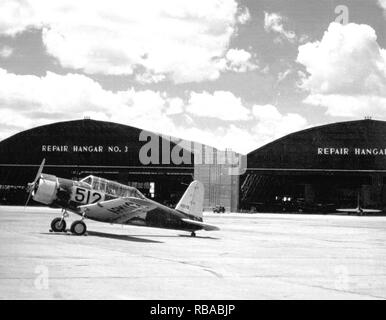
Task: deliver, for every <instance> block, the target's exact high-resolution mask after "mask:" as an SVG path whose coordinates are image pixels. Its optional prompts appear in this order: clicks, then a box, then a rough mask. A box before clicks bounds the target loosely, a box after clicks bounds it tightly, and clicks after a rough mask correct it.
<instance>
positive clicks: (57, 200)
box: [26, 159, 219, 237]
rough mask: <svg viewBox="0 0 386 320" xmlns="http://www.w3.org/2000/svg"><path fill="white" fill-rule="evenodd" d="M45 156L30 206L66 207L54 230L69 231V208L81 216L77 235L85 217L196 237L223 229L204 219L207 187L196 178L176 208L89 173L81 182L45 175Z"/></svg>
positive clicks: (83, 227) (75, 225)
mask: <svg viewBox="0 0 386 320" xmlns="http://www.w3.org/2000/svg"><path fill="white" fill-rule="evenodd" d="M44 164H45V159H43V161H42V163H41V165H40V167H39V170H38V172H37V175H36V177H35V180H34V181H33V182H31V183H29V184H28V187H27V190H28V192H29V195H28V198H27V202H26V206H27V204H28V202H29V200H30V199H31V197H32V199H33V200H35V201H37V202H39V203H42V204H45V205H47V206H50V207H54V208H62V216H61V217H58V218H55V219H54V220H52V222H51V230H52V231H53V232H65V231H66V221H65V218H67V217H68V211H70V212H73V213H75V214H77V215H80V216H81V219H80V220H76V221H74V222H73V223H72V225H71V228H70V231H71V232H72V233H73V234H75V235H83V234H85V233H86V230H87V227H86V224H85V223H84V220H85V219H86V218H87V219H91V220H95V221H100V222H107V223H113V224H126V225H137V226H147V227H156V228H166V229H176V230H184V231H188V232H190V233H191V236H192V237H195V236H196V231H197V230H206V231H211V230H219V228H218V227H216V226H213V225H209V224H206V223H204V222H203V219H202V217H203V215H202V209H203V201H204V186H203V185H202V183H201V182H199V181H193V182H192V183H191V184H190V185H189V187H188V188H187V190H186V191H185V193H184V195H183V196H182V198H181V199H180V201H179V202H178V204H177V206H176V208H175V209H172V208H169V207H166V206H164V205H162V204H160V203H158V202H156V201H153V200H151V199H148V198H146V197H145V196H144V195H143V194H142V193H141V192H140V191H139V190H137V189H136V188H134V187H130V186H126V185H123V184H120V183H117V182H114V181H109V180H107V179H103V178H99V177H95V176H88V177H86V178H84V179H82V180H81V181H73V180H68V179H63V178H59V177H56V176H53V175H50V174H43V173H42V172H43V167H44Z"/></svg>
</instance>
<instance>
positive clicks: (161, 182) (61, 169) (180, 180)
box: [0, 119, 386, 213]
mask: <svg viewBox="0 0 386 320" xmlns="http://www.w3.org/2000/svg"><path fill="white" fill-rule="evenodd" d="M154 137H155V138H156V139H155V140H154ZM166 138H167V137H164V136H161V135H158V134H156V133H152V132H148V131H143V130H141V129H138V128H134V127H130V126H126V125H121V124H116V123H111V122H104V121H95V120H91V119H83V120H75V121H67V122H59V123H53V124H49V125H45V126H40V127H37V128H33V129H30V130H27V131H23V132H20V133H18V134H16V135H14V136H12V137H9V138H8V139H5V140H3V141H1V142H0V204H23V203H24V201H25V199H26V193H25V186H26V183H27V182H29V181H31V180H32V179H33V177H34V176H35V174H36V170H37V167H38V165H39V164H40V162H41V160H42V158H46V160H47V162H46V163H47V165H46V167H45V170H44V171H45V172H46V173H50V174H54V175H57V176H60V177H64V178H70V179H76V180H78V179H81V178H83V177H85V176H87V175H89V174H93V175H97V176H101V177H104V178H107V179H112V180H115V181H118V182H121V183H125V184H128V185H132V186H135V187H137V188H138V189H139V190H140V191H141V192H142V193H144V194H145V195H147V196H148V197H150V198H153V199H155V200H156V201H159V202H161V203H164V204H166V205H172V206H174V205H175V204H176V203H177V201H178V200H179V198H180V197H181V195H182V194H183V192H184V191H185V189H186V186H187V185H188V184H189V183H190V182H191V181H192V180H193V179H198V180H200V181H202V182H203V183H204V186H205V203H204V207H205V209H206V210H210V209H211V208H213V207H214V206H216V205H222V206H224V207H225V208H226V210H227V211H248V212H251V211H252V212H255V211H257V212H282V211H291V212H299V211H301V212H316V213H320V212H332V211H334V210H335V209H337V208H350V207H356V205H357V200H358V199H359V200H360V203H361V205H362V206H363V207H367V208H374V209H382V210H384V209H386V188H385V186H384V185H385V181H386V140H385V139H386V122H384V121H376V120H371V119H365V120H359V121H349V122H340V123H333V124H328V125H323V126H318V127H313V128H310V129H306V130H303V131H299V132H295V133H292V134H289V135H287V136H285V137H282V138H280V139H278V140H276V141H273V142H271V143H268V144H267V145H265V146H263V147H260V148H258V149H256V150H254V151H252V152H250V153H249V154H248V155H246V156H243V155H238V154H236V153H234V152H232V151H231V150H225V151H221V150H216V149H215V148H213V147H210V146H201V147H202V149H201V151H200V152H197V148H196V147H195V146H193V147H192V145H194V142H191V141H186V140H182V139H177V138H174V139H172V140H167V139H166ZM152 139H153V140H154V141H155V145H156V146H157V148H156V149H157V150H159V151H158V152H156V153H153V152H150V150H148V149H146V146H148V145H149V141H152ZM154 141H153V142H152V143H153V145H154ZM144 147H145V149H144ZM144 150H145V153H143V152H144ZM141 153H142V155H143V154H145V156H146V157H145V161H144V159H142V160H141V159H140V157H141ZM197 154H200V156H201V158H197ZM176 155H177V156H178V157H180V158H179V159H180V160H181V161H179V160H178V159H177V160H178V161H175V159H174V161H171V158H173V157H175V156H176ZM207 158H209V161H208V162H206V159H207ZM224 158H225V161H224ZM229 158H238V159H240V158H245V159H246V167H245V170H244V171H243V170H242V171H241V173H242V175H238V174H229V168H230V165H229V163H228V162H227V159H229ZM203 159H204V161H203Z"/></svg>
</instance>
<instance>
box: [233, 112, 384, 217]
mask: <svg viewBox="0 0 386 320" xmlns="http://www.w3.org/2000/svg"><path fill="white" fill-rule="evenodd" d="M247 161H248V170H247V172H246V174H244V175H243V176H242V177H241V183H240V195H241V196H240V203H241V208H242V209H245V210H251V209H252V210H257V211H259V210H270V211H285V210H291V211H298V210H301V211H310V212H321V211H322V212H323V211H325V212H331V211H334V210H335V209H336V208H341V207H346V208H347V207H356V206H357V200H358V198H359V200H360V203H361V205H362V206H366V207H372V208H377V209H382V210H383V209H385V208H386V188H385V186H384V185H385V180H386V178H385V177H386V122H384V121H376V120H371V119H365V120H359V121H349V122H340V123H334V124H329V125H324V126H319V127H314V128H311V129H307V130H303V131H299V132H296V133H292V134H290V135H287V136H285V137H283V138H281V139H278V140H276V141H273V142H271V143H269V144H267V145H265V146H263V147H261V148H259V149H257V150H255V151H252V152H251V153H249V154H248V155H247ZM288 199H289V200H288Z"/></svg>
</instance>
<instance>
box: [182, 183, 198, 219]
mask: <svg viewBox="0 0 386 320" xmlns="http://www.w3.org/2000/svg"><path fill="white" fill-rule="evenodd" d="M203 207H204V185H203V184H202V183H201V182H200V181H197V180H194V181H193V182H192V183H191V184H190V185H189V187H188V189H186V191H185V193H184V195H183V196H182V198H181V199H180V201H179V202H178V204H177V206H176V210H178V211H181V212H183V213H186V214H191V215H193V216H195V217H197V218H201V221H202V210H203Z"/></svg>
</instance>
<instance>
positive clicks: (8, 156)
mask: <svg viewBox="0 0 386 320" xmlns="http://www.w3.org/2000/svg"><path fill="white" fill-rule="evenodd" d="M142 131H143V130H141V129H138V128H134V127H130V126H126V125H122V124H117V123H112V122H104V121H96V120H89V119H84V120H75V121H66V122H58V123H53V124H49V125H44V126H40V127H36V128H33V129H30V130H26V131H23V132H20V133H18V134H15V135H13V136H11V137H9V138H8V139H5V140H3V141H1V142H0V164H34V165H36V164H39V163H40V162H41V161H42V159H43V158H46V163H47V164H48V165H87V166H93V165H96V166H143V163H142V162H141V161H140V159H139V151H140V149H141V148H142V147H143V146H144V145H145V144H146V143H147V142H148V141H149V140H145V141H140V139H139V137H140V133H141V132H142ZM146 132H147V133H148V134H152V136H153V137H156V138H158V141H159V144H158V146H159V150H158V151H159V156H158V159H159V161H158V162H159V164H157V163H152V164H150V166H161V165H163V166H165V167H168V166H178V165H176V164H173V161H171V162H170V164H168V163H166V162H167V161H164V162H162V153H163V152H164V153H169V154H170V151H169V150H168V149H166V150H163V149H162V147H163V146H166V145H167V144H168V141H166V143H165V144H162V141H164V142H165V140H162V139H163V138H162V137H161V136H158V135H157V134H155V133H151V132H148V131H146ZM169 146H170V148H171V150H172V149H173V147H174V146H175V144H174V143H173V142H171V143H170V144H169ZM189 154H190V157H191V159H193V156H192V154H191V153H189ZM180 166H184V167H186V166H188V167H189V166H193V161H191V164H189V163H186V162H185V163H183V164H181V165H180Z"/></svg>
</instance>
